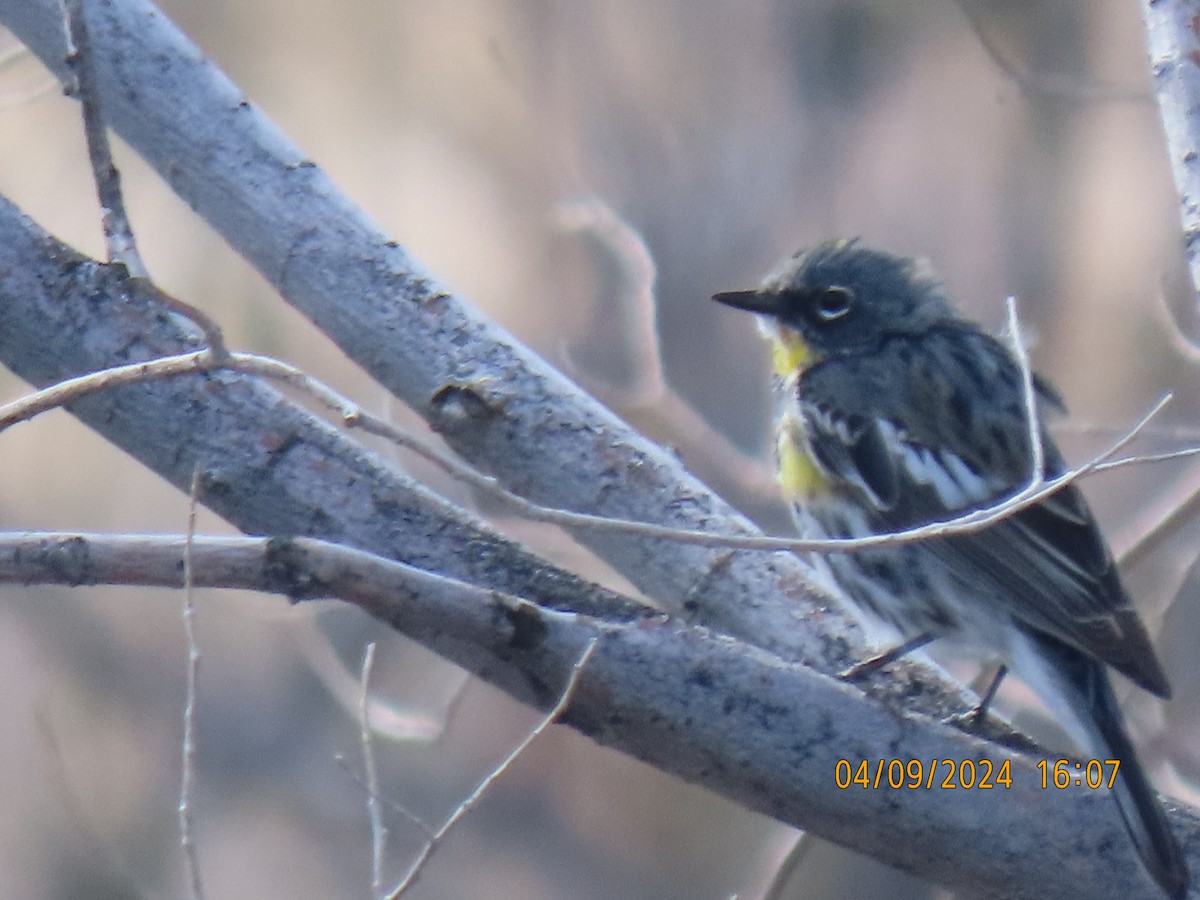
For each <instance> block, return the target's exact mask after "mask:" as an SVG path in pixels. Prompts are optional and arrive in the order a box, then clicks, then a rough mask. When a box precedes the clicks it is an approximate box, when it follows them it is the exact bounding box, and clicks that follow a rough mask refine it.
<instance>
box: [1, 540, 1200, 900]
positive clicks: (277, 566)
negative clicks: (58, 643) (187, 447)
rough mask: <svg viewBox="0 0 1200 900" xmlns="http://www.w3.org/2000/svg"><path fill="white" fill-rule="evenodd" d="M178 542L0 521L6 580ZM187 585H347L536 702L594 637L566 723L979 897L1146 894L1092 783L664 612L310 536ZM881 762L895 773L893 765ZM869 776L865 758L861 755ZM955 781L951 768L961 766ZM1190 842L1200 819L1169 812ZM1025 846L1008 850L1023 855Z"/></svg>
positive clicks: (128, 578) (225, 544) (155, 571)
mask: <svg viewBox="0 0 1200 900" xmlns="http://www.w3.org/2000/svg"><path fill="white" fill-rule="evenodd" d="M183 545H184V541H183V538H164V537H144V536H122V537H106V536H97V535H45V534H31V535H9V536H0V579H3V580H6V581H7V580H17V581H23V582H26V583H34V582H36V583H55V584H102V583H116V582H120V583H126V584H158V585H167V586H177V585H179V584H180V583H181V578H182V574H181V573H182V564H183V559H182V557H183ZM192 571H193V573H194V579H195V583H196V584H197V585H211V586H219V587H241V588H250V589H255V590H266V591H272V592H276V593H284V594H288V595H290V596H294V597H295V596H299V597H302V598H317V597H338V598H341V599H344V600H349V601H351V602H354V603H356V604H358V605H359V606H361V607H362V608H364V609H366V610H367V611H368V612H370V613H371V614H372V615H375V616H378V617H379V618H381V619H383V620H384V621H386V622H388V623H390V624H392V625H393V626H394V627H396V628H397V629H399V630H402V631H404V632H405V633H407V634H409V635H410V636H412V637H415V638H417V639H419V640H421V641H423V642H425V643H427V644H428V645H429V646H430V647H432V648H433V649H435V650H437V651H438V652H439V653H441V654H442V655H444V656H446V657H448V658H450V659H452V660H454V661H456V662H458V663H459V664H461V665H463V666H464V667H466V668H468V669H470V670H471V671H474V672H476V673H477V674H479V675H481V676H483V677H485V678H487V679H488V680H489V681H492V682H493V683H495V684H498V685H500V686H502V687H504V688H505V689H506V690H508V691H510V692H511V693H512V694H513V695H514V696H516V697H517V698H518V699H521V700H524V701H525V702H528V703H531V704H533V705H536V706H540V707H542V708H546V707H547V706H549V705H552V704H553V703H554V702H555V700H556V699H557V697H558V692H559V691H560V690H561V687H562V685H563V684H564V683H565V682H566V679H567V676H568V673H569V672H570V669H571V666H572V664H573V663H574V661H575V660H576V659H578V657H579V654H580V652H581V651H582V649H583V647H584V646H586V645H587V643H588V642H589V641H590V640H592V639H597V640H598V645H597V649H596V653H595V655H594V656H593V658H592V660H591V661H590V662H589V664H588V666H587V669H586V670H585V672H584V674H583V677H582V680H581V682H580V685H579V691H578V693H577V694H576V695H575V699H574V701H573V702H572V704H571V706H570V708H569V709H568V711H567V713H566V715H565V716H564V717H563V721H564V722H565V723H566V724H569V725H571V726H572V727H574V728H576V729H578V730H580V731H582V732H583V733H585V734H588V735H590V736H591V737H593V738H594V739H596V740H597V741H600V742H601V743H604V744H607V745H610V746H613V747H616V748H618V749H620V750H623V751H624V752H626V753H630V754H632V755H634V756H636V757H638V758H640V759H643V760H645V761H646V762H649V763H651V764H652V765H655V766H657V767H659V768H661V769H663V770H665V771H668V772H672V773H674V774H676V775H678V776H680V777H682V778H686V779H687V780H689V781H694V782H697V783H699V784H703V785H705V786H707V787H710V788H712V789H713V790H716V791H719V792H720V793H722V794H724V795H726V796H728V797H730V798H732V799H734V800H736V801H738V802H740V803H742V804H745V805H746V806H748V807H750V808H752V809H757V810H760V811H761V812H764V813H766V814H768V815H771V816H774V817H776V818H778V819H781V820H782V821H785V822H791V823H793V824H795V825H798V826H801V827H805V828H809V829H811V830H812V831H814V832H816V833H818V834H821V835H823V836H825V837H829V838H831V839H833V840H836V841H838V842H839V843H842V844H844V845H845V846H847V847H852V848H854V849H857V850H860V851H861V852H863V853H867V854H869V855H871V856H873V857H875V858H877V859H881V860H884V861H886V862H891V863H893V864H895V865H897V866H899V867H901V868H904V869H906V870H909V871H914V872H917V873H919V874H921V875H923V876H925V877H929V878H933V879H935V880H937V881H940V882H942V883H944V884H946V885H948V886H951V887H956V888H960V889H962V890H963V891H964V892H965V893H966V894H967V895H970V896H982V897H1005V898H1015V897H1031V898H1033V897H1038V898H1041V897H1062V898H1074V897H1088V898H1094V897H1123V898H1138V897H1146V898H1156V897H1158V896H1159V894H1158V889H1157V887H1156V886H1154V885H1153V884H1151V883H1150V882H1149V880H1148V879H1147V876H1146V875H1145V874H1144V872H1143V871H1142V868H1141V866H1140V865H1139V864H1138V862H1137V860H1136V858H1135V857H1134V855H1133V850H1132V847H1131V845H1130V844H1129V841H1128V840H1127V838H1126V836H1125V832H1124V829H1123V827H1122V825H1121V824H1120V820H1119V818H1118V816H1117V812H1116V805H1115V804H1114V803H1112V801H1111V798H1109V797H1108V796H1107V795H1106V794H1105V792H1103V791H1089V790H1086V789H1068V790H1065V791H1060V790H1055V789H1050V790H1043V789H1042V788H1041V786H1040V775H1039V773H1038V771H1037V769H1036V768H1035V765H1034V763H1035V760H1034V759H1033V758H1030V757H1027V756H1022V755H1020V754H1016V753H1013V752H1010V751H1008V750H1005V749H1002V748H1000V747H998V746H997V745H995V744H990V743H986V742H984V741H981V740H979V739H978V738H975V737H972V736H969V735H966V734H963V733H961V732H958V731H956V730H953V729H951V728H947V727H945V726H941V725H936V724H932V723H930V722H929V721H928V720H926V719H924V718H921V717H914V716H911V715H908V714H906V713H903V712H896V711H893V710H889V709H887V708H884V707H882V706H879V705H876V704H873V703H864V702H862V699H861V697H860V696H859V695H858V692H857V690H856V689H854V688H853V687H850V686H848V685H845V684H842V683H840V682H838V681H836V680H834V679H830V678H826V677H824V676H822V675H819V674H817V673H815V672H813V671H812V670H811V669H808V668H806V667H804V666H799V665H795V664H788V663H785V662H783V661H781V660H780V659H778V658H777V657H774V656H771V655H770V654H767V653H764V652H762V651H761V650H758V649H756V648H753V647H750V646H748V645H746V644H744V643H742V642H740V641H737V640H735V639H732V638H728V637H723V636H721V635H717V634H714V633H712V632H710V631H708V630H707V629H703V628H697V627H694V626H688V625H686V624H684V623H682V622H680V621H679V620H678V619H674V618H668V617H665V616H662V615H645V614H642V615H635V616H631V617H626V618H624V619H619V620H618V619H610V620H605V621H600V620H597V619H595V618H592V617H590V616H584V615H576V614H568V613H562V612H554V611H548V610H545V609H542V608H540V607H538V606H535V605H534V604H531V603H527V602H524V601H521V600H518V599H516V598H514V597H511V596H508V595H505V594H502V593H499V592H495V591H488V590H483V589H480V588H477V587H473V586H471V585H468V584H464V583H462V582H458V581H454V580H451V579H447V578H443V577H440V576H436V575H432V574H430V573H428V572H423V571H421V570H418V569H413V568H411V567H408V566H404V565H401V564H398V563H394V562H391V561H389V560H384V559H380V558H378V557H371V556H369V555H367V554H364V553H362V552H360V551H356V550H351V549H349V548H346V547H342V546H338V545H334V544H327V543H324V542H320V541H311V540H306V539H302V538H301V539H295V540H285V539H265V538H264V539H251V538H200V539H197V540H196V541H195V543H194V545H193V553H192ZM897 757H899V758H900V759H909V758H912V759H917V760H920V761H921V763H922V765H923V766H924V767H925V768H924V769H923V771H924V772H926V773H927V772H928V771H929V768H928V767H929V765H930V764H932V763H934V762H935V761H937V763H938V764H939V766H940V768H939V769H937V770H936V773H937V778H936V779H935V781H936V782H937V783H939V784H940V781H941V779H942V776H944V775H945V774H947V773H949V772H950V771H951V770H950V769H949V768H948V767H947V764H946V763H945V762H944V761H945V760H954V761H962V760H972V761H975V762H976V764H977V769H976V771H978V772H982V771H983V763H982V762H981V761H982V760H987V761H989V762H990V763H991V765H992V766H993V767H999V766H1000V765H1002V763H1003V762H1004V761H1008V763H1009V765H1010V766H1011V776H1012V787H1011V788H1005V787H1003V786H1001V785H997V786H995V787H994V788H992V789H989V790H979V789H975V790H965V789H962V788H957V789H953V790H951V789H948V788H942V787H940V786H935V787H933V788H931V789H926V788H923V787H922V788H919V789H911V788H901V789H896V790H893V789H891V788H889V787H887V784H886V778H887V775H886V774H885V775H884V779H883V783H882V786H881V787H878V788H875V787H870V788H863V787H859V786H851V787H850V788H839V787H838V786H837V783H836V781H835V768H836V766H837V764H838V761H839V760H842V759H849V760H854V761H857V760H860V759H867V760H877V759H883V760H888V759H893V758H897ZM893 774H894V773H893ZM871 776H872V777H874V766H873V765H872V767H871ZM956 777H957V776H956ZM1172 822H1173V825H1174V827H1175V828H1176V829H1177V831H1178V832H1179V833H1180V836H1181V838H1182V839H1183V840H1184V841H1185V844H1186V845H1193V844H1194V837H1195V835H1196V829H1197V827H1198V824H1197V822H1196V820H1195V819H1194V817H1193V816H1192V815H1190V814H1187V813H1179V812H1177V813H1175V814H1173V815H1172ZM1018 861H1019V862H1018Z"/></svg>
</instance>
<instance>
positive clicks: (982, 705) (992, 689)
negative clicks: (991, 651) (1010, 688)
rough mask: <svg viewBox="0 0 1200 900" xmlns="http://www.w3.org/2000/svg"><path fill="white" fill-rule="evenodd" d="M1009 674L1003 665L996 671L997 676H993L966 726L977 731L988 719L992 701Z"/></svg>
mask: <svg viewBox="0 0 1200 900" xmlns="http://www.w3.org/2000/svg"><path fill="white" fill-rule="evenodd" d="M1007 674H1008V666H1006V665H1004V663H1001V664H1000V666H999V668H997V669H996V674H995V675H993V676H992V680H991V681H990V682H989V683H988V686H987V690H986V691H984V692H983V693H982V694H981V695H980V696H979V703H978V704H976V706H975V708H974V709H973V710H972V711H971V712H969V713H968V714H967V717H966V726H967V728H968V729H970V730H971V731H977V730H978V729H979V728H980V727H981V726H982V725H983V723H984V721H985V720H986V719H987V714H988V709H990V708H991V705H992V701H993V700H995V699H996V692H997V691H998V690H1000V682H1002V681H1003V680H1004V676H1005V675H1007Z"/></svg>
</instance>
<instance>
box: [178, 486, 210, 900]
mask: <svg viewBox="0 0 1200 900" xmlns="http://www.w3.org/2000/svg"><path fill="white" fill-rule="evenodd" d="M199 497H200V470H199V469H196V470H195V471H194V472H193V473H192V484H191V491H190V497H189V502H188V520H187V538H186V540H185V542H184V545H183V634H184V637H185V638H186V640H187V649H188V658H187V699H186V701H185V702H184V705H183V760H182V769H183V771H182V773H181V775H180V779H179V838H180V844H181V845H182V847H183V861H184V866H185V868H186V869H187V873H188V885H189V888H190V890H191V897H192V900H203V897H204V887H203V885H202V884H201V880H200V860H199V857H198V856H197V854H196V832H195V823H194V822H193V820H192V807H193V802H192V801H193V797H194V794H195V788H196V690H197V678H198V676H199V672H200V647H199V645H198V644H197V643H196V604H195V598H194V596H193V594H192V588H193V577H192V543H193V541H194V540H195V537H196V506H197V504H198V502H199Z"/></svg>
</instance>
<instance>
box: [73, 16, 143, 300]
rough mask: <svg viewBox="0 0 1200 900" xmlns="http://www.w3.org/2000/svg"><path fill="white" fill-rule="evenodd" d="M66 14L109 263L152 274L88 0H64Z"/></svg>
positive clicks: (132, 272) (139, 275)
mask: <svg viewBox="0 0 1200 900" xmlns="http://www.w3.org/2000/svg"><path fill="white" fill-rule="evenodd" d="M63 2H64V9H63V15H64V17H65V20H66V26H67V48H68V49H67V65H68V66H69V67H70V69H71V72H72V73H73V74H74V75H75V89H76V91H77V93H78V94H79V103H80V106H81V107H82V108H83V131H84V135H85V136H86V137H87V147H88V158H89V159H90V160H91V163H92V175H93V176H94V177H95V179H96V195H97V196H98V197H99V199H100V221H101V224H102V225H103V227H104V242H105V245H106V246H107V248H108V260H109V262H113V263H119V264H120V265H122V266H124V267H125V270H126V271H127V272H129V274H130V275H132V276H133V277H135V278H145V277H146V276H147V274H148V272H147V270H146V266H145V264H144V263H143V262H142V257H141V254H139V253H138V248H137V241H135V240H134V237H133V229H132V228H131V227H130V224H129V216H128V215H127V214H126V212H125V199H124V196H123V195H122V193H121V173H120V172H118V171H117V167H116V166H115V165H114V164H113V158H112V148H111V147H110V146H109V143H108V132H107V130H106V129H105V126H104V115H103V111H102V109H101V106H100V85H99V82H98V80H97V78H96V69H95V66H94V64H93V60H92V40H91V35H90V34H89V33H88V27H87V17H86V15H85V14H84V11H83V6H84V0H63Z"/></svg>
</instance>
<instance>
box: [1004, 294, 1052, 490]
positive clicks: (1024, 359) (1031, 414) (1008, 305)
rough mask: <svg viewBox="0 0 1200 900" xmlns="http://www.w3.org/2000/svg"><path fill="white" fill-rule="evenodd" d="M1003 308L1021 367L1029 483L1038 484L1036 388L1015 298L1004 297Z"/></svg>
mask: <svg viewBox="0 0 1200 900" xmlns="http://www.w3.org/2000/svg"><path fill="white" fill-rule="evenodd" d="M1004 306H1005V309H1006V310H1007V311H1008V333H1009V337H1011V338H1012V349H1013V355H1014V356H1016V358H1017V365H1018V366H1019V367H1020V369H1021V391H1022V393H1023V395H1024V397H1025V427H1026V429H1027V430H1028V432H1029V448H1030V458H1031V460H1032V465H1031V466H1030V468H1031V470H1032V473H1031V475H1030V480H1029V483H1030V485H1038V484H1041V483H1043V482H1044V481H1045V480H1046V447H1045V444H1044V442H1043V439H1042V425H1041V421H1040V420H1039V418H1038V410H1037V389H1036V388H1035V387H1034V384H1033V366H1032V365H1031V364H1030V361H1029V351H1028V350H1026V349H1025V342H1024V341H1023V340H1021V332H1020V328H1021V323H1020V322H1019V321H1018V320H1017V298H1016V297H1006V298H1005V300H1004Z"/></svg>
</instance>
